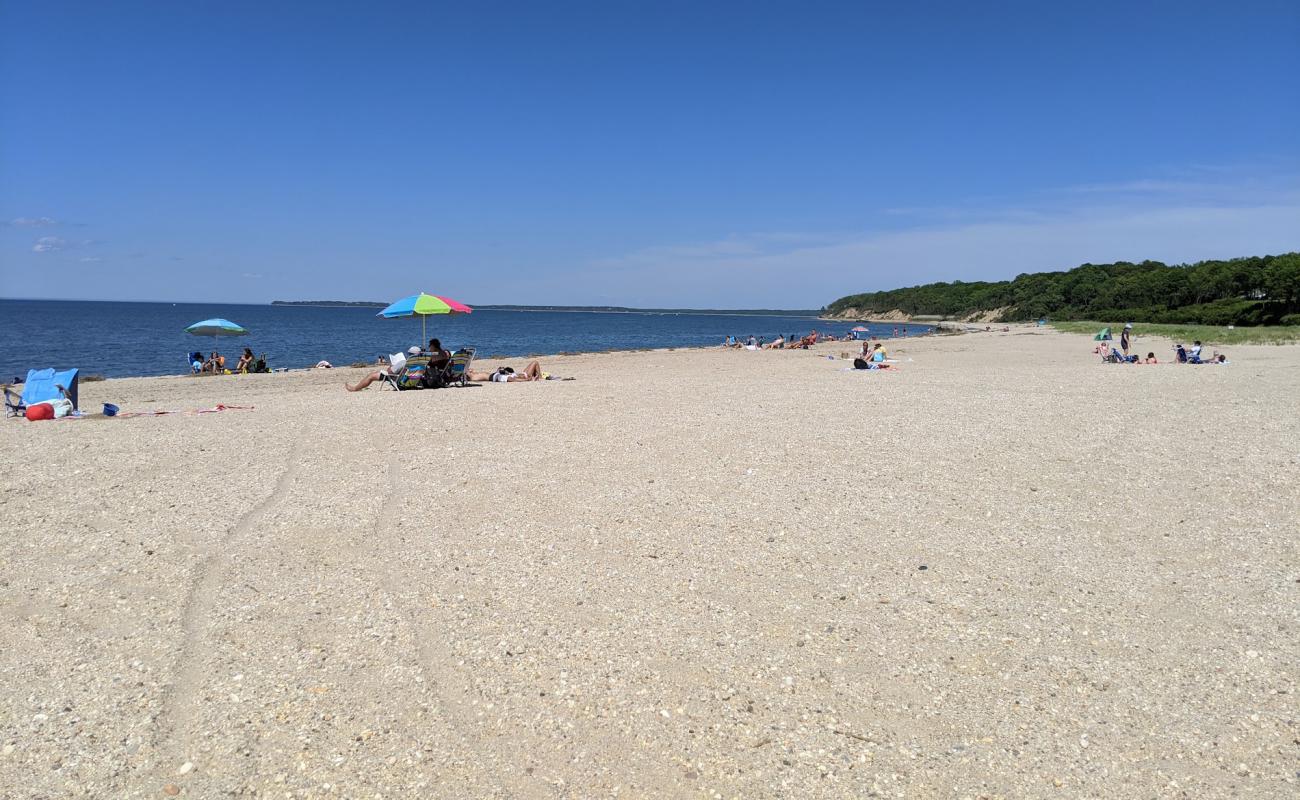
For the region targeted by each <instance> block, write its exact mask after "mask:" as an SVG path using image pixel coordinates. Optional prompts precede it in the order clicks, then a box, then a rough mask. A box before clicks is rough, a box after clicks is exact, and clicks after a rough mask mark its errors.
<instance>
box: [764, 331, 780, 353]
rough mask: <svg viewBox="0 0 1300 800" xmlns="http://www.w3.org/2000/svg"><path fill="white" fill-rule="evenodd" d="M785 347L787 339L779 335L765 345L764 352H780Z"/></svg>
mask: <svg viewBox="0 0 1300 800" xmlns="http://www.w3.org/2000/svg"><path fill="white" fill-rule="evenodd" d="M784 347H785V339H784V337H782V336H780V335H779V334H778V335H777V337H776V338H775V339H773V340H772V341H770V342H768V343H767V344H765V345H763V349H764V350H780V349H782V348H784Z"/></svg>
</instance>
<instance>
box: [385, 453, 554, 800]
mask: <svg viewBox="0 0 1300 800" xmlns="http://www.w3.org/2000/svg"><path fill="white" fill-rule="evenodd" d="M386 483H387V485H388V486H387V488H388V495H387V496H388V497H403V496H404V495H403V494H402V491H401V484H402V481H401V476H400V465H399V462H398V458H397V454H396V453H394V452H393V451H391V450H389V451H388V454H387V471H386ZM386 523H389V520H388V519H387V518H386V517H385V516H384V515H380V516H378V517H376V519H375V529H374V533H375V535H374V537H373V541H375V542H379V541H380V540H381V539H383V538H384V537H386V536H390V535H391V531H390V530H387V529H386V528H385V524H386ZM393 527H395V524H393ZM397 546H398V543H397V542H387V543H385V548H384V549H386V550H387V551H388V552H390V553H391V552H400V551H399V550H394V549H393V548H395V547H397ZM382 563H383V564H384V565H385V566H384V568H383V569H382V571H381V572H380V573H379V575H378V576H377V577H378V581H377V582H378V584H379V587H378V588H379V589H380V591H382V592H383V593H385V594H387V595H388V596H389V597H390V598H392V600H393V602H394V603H395V604H396V605H397V607H398V608H400V609H401V613H402V616H403V617H405V618H406V619H405V621H406V623H407V625H409V626H410V631H411V640H412V642H413V643H414V645H415V653H414V657H415V661H416V664H417V666H418V668H419V670H420V673H421V677H423V678H424V681H423V683H422V684H421V686H422V688H423V691H426V692H430V693H432V694H433V695H434V701H435V703H436V705H437V707H438V708H439V709H441V710H442V716H443V719H444V720H445V721H446V722H447V724H448V726H449V727H450V728H451V729H452V730H453V731H455V733H457V734H459V737H460V739H461V741H463V742H468V743H471V746H472V747H473V748H474V749H475V750H477V751H480V752H483V753H490V752H492V749H493V744H494V741H493V737H491V736H490V735H488V734H487V733H486V731H485V730H484V728H483V725H482V723H481V722H480V721H479V720H478V719H477V715H476V713H475V710H474V708H473V707H472V705H471V703H470V700H469V698H471V697H473V696H474V694H475V689H474V686H473V684H472V683H471V682H470V681H469V680H468V679H466V678H465V677H464V676H463V675H462V674H461V673H460V672H459V671H458V670H457V668H456V665H455V664H454V663H452V660H451V659H452V654H451V652H450V651H449V650H448V649H447V648H444V647H442V646H439V645H435V643H434V642H432V641H431V640H430V638H429V635H428V634H427V633H426V631H425V625H426V624H427V620H426V617H428V616H429V614H431V613H432V614H434V615H436V616H438V617H445V614H444V613H443V612H441V610H440V608H434V607H430V606H425V605H421V604H419V602H418V600H417V599H413V598H412V594H413V592H412V591H411V590H409V589H407V590H405V591H403V587H407V586H409V585H410V583H409V582H407V581H406V580H404V578H403V576H401V575H400V574H399V573H398V571H397V570H398V565H397V564H396V563H395V560H394V559H384V560H383V561H382ZM441 628H442V629H443V630H451V627H450V626H449V625H447V624H444V625H442V626H441ZM512 738H513V739H515V743H514V744H515V746H516V747H518V748H519V750H520V752H529V753H531V754H535V755H536V756H537V757H538V758H543V759H544V756H542V754H543V753H545V752H547V748H545V747H544V745H543V742H541V741H540V740H539V739H538V738H537V737H535V736H532V735H531V734H528V733H527V732H526V731H522V730H514V731H512ZM520 739H523V740H525V741H523V742H521V741H519V740H520ZM495 743H496V744H497V745H498V746H499V745H500V741H497V742H495ZM465 755H466V756H467V760H472V755H473V754H471V753H466V754H465ZM494 776H495V777H496V778H497V779H498V780H501V781H502V782H503V783H504V784H505V786H504V787H502V788H504V789H505V790H506V791H507V792H509V794H510V795H511V796H514V797H534V796H539V795H542V794H545V793H547V790H548V789H549V787H548V786H547V785H546V783H545V782H544V781H543V780H540V779H539V778H537V777H533V776H530V775H527V774H526V773H524V772H523V771H522V770H509V771H505V772H504V774H502V772H497V773H494Z"/></svg>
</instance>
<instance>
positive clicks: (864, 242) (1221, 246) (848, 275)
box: [537, 198, 1300, 308]
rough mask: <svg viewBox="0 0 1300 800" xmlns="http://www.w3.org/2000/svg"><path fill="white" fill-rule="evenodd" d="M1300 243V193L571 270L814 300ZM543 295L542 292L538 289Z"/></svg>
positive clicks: (612, 284) (736, 248)
mask: <svg viewBox="0 0 1300 800" xmlns="http://www.w3.org/2000/svg"><path fill="white" fill-rule="evenodd" d="M1297 249H1300V199H1296V198H1290V199H1287V198H1279V199H1278V201H1277V202H1274V203H1270V204H1261V205H1254V206H1226V205H1225V206H1196V205H1167V206H1160V205H1155V206H1150V207H1145V208H1133V207H1131V206H1125V205H1121V206H1109V207H1097V208H1085V209H1077V210H1064V211H1056V212H1050V213H1048V212H1043V213H1031V214H1028V215H1026V214H1010V215H1002V216H997V217H995V218H991V219H986V220H983V221H966V222H953V221H952V220H947V221H945V223H943V224H939V225H931V226H916V227H912V228H908V229H902V230H891V231H877V232H862V233H859V234H856V235H846V236H842V237H840V238H838V239H837V240H835V241H823V242H821V243H818V244H811V245H803V246H793V247H791V246H788V245H780V246H774V245H773V244H772V243H770V242H767V241H765V240H764V239H763V237H736V236H728V237H726V238H724V239H722V240H720V241H718V242H712V243H709V242H705V243H699V244H692V245H685V246H674V247H655V248H649V249H646V250H641V251H637V252H634V253H630V254H628V255H625V256H622V257H619V258H613V259H606V260H602V261H599V262H595V263H593V264H591V265H589V267H588V268H586V269H584V270H581V271H580V272H579V274H577V275H574V276H573V278H574V280H576V281H579V282H580V283H579V285H584V286H587V287H588V288H590V289H591V290H592V291H593V293H594V295H595V296H597V297H600V298H605V299H609V300H611V301H612V300H613V299H615V298H617V299H619V300H621V301H622V302H626V303H629V304H637V305H668V306H672V305H682V300H681V298H682V297H683V296H689V297H690V298H691V299H692V303H691V304H692V305H707V306H712V307H732V308H737V307H746V308H754V307H766V308H771V307H774V306H780V307H783V308H817V307H820V306H822V305H824V304H826V303H829V302H831V301H833V300H835V299H837V298H839V297H842V296H844V295H847V294H854V293H857V292H864V291H874V290H880V289H892V288H897V287H901V286H913V285H916V284H921V283H929V282H932V281H947V280H1005V279H1008V278H1012V277H1014V276H1015V275H1017V274H1019V273H1021V272H1039V271H1046V270H1062V269H1069V268H1071V267H1075V266H1078V265H1079V264H1082V263H1085V262H1092V263H1108V262H1113V261H1142V260H1144V259H1152V260H1157V261H1164V262H1166V263H1184V262H1191V261H1199V260H1202V259H1209V258H1229V257H1234V256H1245V255H1262V254H1266V253H1278V252H1286V251H1290V250H1297ZM537 291H538V293H539V294H540V293H542V289H541V287H538V290H537Z"/></svg>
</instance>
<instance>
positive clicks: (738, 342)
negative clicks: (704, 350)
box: [722, 330, 853, 350]
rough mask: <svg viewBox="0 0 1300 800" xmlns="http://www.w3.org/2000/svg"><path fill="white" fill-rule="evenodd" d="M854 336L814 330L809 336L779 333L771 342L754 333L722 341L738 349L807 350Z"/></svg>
mask: <svg viewBox="0 0 1300 800" xmlns="http://www.w3.org/2000/svg"><path fill="white" fill-rule="evenodd" d="M852 338H853V337H852V336H851V335H850V334H845V335H844V336H843V337H838V336H836V335H835V334H833V333H818V332H817V331H816V330H813V331H812V332H811V333H809V334H808V335H807V336H795V334H793V333H792V334H790V335H789V336H788V337H787V336H782V335H781V334H779V333H778V334H777V335H776V338H774V339H772V341H770V342H769V341H768V340H767V339H766V338H764V337H762V336H754V335H753V334H750V336H749V338H747V339H743V340H742V339H741V338H740V337H739V336H728V337H727V338H726V339H724V340H723V341H722V346H723V347H730V348H735V349H738V350H807V349H808V348H809V347H811V346H812V345H815V344H817V343H818V342H838V341H841V340H842V341H848V340H850V339H852Z"/></svg>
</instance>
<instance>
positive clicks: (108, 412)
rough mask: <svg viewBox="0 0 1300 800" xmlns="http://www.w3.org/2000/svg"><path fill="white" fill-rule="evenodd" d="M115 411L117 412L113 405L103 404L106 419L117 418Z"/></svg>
mask: <svg viewBox="0 0 1300 800" xmlns="http://www.w3.org/2000/svg"><path fill="white" fill-rule="evenodd" d="M117 411H118V408H117V406H115V405H113V404H112V403H105V404H104V416H106V417H116V416H117Z"/></svg>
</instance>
